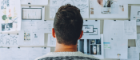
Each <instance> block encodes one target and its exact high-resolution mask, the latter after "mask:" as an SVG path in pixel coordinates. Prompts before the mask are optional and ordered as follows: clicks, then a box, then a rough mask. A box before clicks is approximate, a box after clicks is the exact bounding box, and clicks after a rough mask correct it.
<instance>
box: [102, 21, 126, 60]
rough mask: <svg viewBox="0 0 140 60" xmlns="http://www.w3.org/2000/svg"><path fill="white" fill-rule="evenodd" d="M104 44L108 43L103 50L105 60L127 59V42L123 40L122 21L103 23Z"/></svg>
mask: <svg viewBox="0 0 140 60" xmlns="http://www.w3.org/2000/svg"><path fill="white" fill-rule="evenodd" d="M104 42H110V46H111V47H110V49H105V58H120V59H127V51H128V50H127V48H128V40H127V39H126V38H124V21H121V20H116V21H114V20H105V21H104Z"/></svg>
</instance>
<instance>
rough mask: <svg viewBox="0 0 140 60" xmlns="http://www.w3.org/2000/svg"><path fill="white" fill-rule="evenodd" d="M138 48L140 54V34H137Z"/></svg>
mask: <svg viewBox="0 0 140 60" xmlns="http://www.w3.org/2000/svg"><path fill="white" fill-rule="evenodd" d="M136 48H137V51H138V52H139V53H140V34H137V39H136Z"/></svg>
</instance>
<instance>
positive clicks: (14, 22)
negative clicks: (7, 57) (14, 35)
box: [0, 0, 21, 32]
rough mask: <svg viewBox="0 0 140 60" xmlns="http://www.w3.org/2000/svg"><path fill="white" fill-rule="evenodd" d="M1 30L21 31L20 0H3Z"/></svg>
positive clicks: (0, 10) (0, 20)
mask: <svg viewBox="0 0 140 60" xmlns="http://www.w3.org/2000/svg"><path fill="white" fill-rule="evenodd" d="M0 3H1V6H0V7H1V9H0V12H1V15H0V17H1V18H0V31H2V32H7V31H19V30H20V24H21V19H20V18H21V10H20V0H1V1H0Z"/></svg>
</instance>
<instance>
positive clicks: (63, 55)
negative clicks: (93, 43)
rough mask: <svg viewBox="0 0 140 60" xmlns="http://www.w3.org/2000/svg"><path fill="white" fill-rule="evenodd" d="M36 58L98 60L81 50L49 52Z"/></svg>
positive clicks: (47, 59)
mask: <svg viewBox="0 0 140 60" xmlns="http://www.w3.org/2000/svg"><path fill="white" fill-rule="evenodd" d="M36 60H100V59H97V58H95V57H94V56H91V55H86V54H83V53H81V52H50V53H48V54H46V55H44V56H42V57H39V58H37V59H36Z"/></svg>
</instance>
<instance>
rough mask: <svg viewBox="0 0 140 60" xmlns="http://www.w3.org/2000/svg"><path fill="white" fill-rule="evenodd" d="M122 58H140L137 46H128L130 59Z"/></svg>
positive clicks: (132, 59)
mask: <svg viewBox="0 0 140 60" xmlns="http://www.w3.org/2000/svg"><path fill="white" fill-rule="evenodd" d="M120 60H139V53H138V52H137V50H136V47H130V48H128V59H120Z"/></svg>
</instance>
